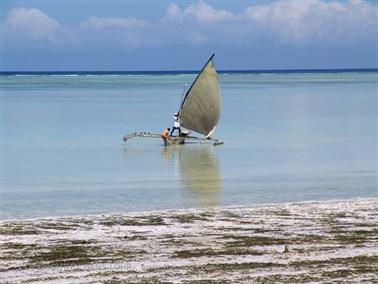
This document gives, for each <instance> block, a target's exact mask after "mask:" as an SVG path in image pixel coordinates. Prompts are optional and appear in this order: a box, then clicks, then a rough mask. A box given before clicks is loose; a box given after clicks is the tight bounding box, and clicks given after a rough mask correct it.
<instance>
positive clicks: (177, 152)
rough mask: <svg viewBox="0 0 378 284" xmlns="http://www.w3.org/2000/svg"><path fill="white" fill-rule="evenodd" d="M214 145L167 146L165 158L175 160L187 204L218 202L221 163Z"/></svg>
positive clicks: (213, 204) (198, 205)
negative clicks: (215, 153)
mask: <svg viewBox="0 0 378 284" xmlns="http://www.w3.org/2000/svg"><path fill="white" fill-rule="evenodd" d="M213 151H214V146H213V145H205V144H204V145H192V146H191V145H185V146H180V145H178V146H172V147H165V148H164V150H163V152H162V157H163V159H168V160H170V161H172V162H173V167H174V170H175V172H176V173H179V175H180V181H181V183H182V185H183V187H184V188H185V192H184V197H185V202H186V203H189V204H187V205H189V206H194V207H213V206H217V205H219V198H220V190H221V181H220V174H219V163H218V159H217V157H216V156H215V155H214V153H213Z"/></svg>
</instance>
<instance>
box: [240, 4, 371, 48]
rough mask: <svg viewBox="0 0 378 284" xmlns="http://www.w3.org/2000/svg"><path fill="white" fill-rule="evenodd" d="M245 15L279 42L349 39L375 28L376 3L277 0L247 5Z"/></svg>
mask: <svg viewBox="0 0 378 284" xmlns="http://www.w3.org/2000/svg"><path fill="white" fill-rule="evenodd" d="M245 17H246V18H247V19H249V20H251V21H252V23H253V24H254V25H256V27H257V28H258V29H260V30H261V32H265V33H269V34H271V35H274V36H275V37H276V38H277V39H278V40H279V41H280V42H282V43H290V42H294V43H309V42H312V41H314V40H315V41H316V40H325V41H329V42H340V41H343V42H348V41H353V40H356V39H358V38H363V37H364V36H367V37H369V36H372V35H374V33H376V32H377V27H378V26H377V21H378V20H377V19H378V6H377V5H372V4H369V3H367V2H365V1H362V0H350V1H349V2H346V3H341V2H336V1H335V2H325V1H322V0H307V1H302V0H290V1H282V0H280V1H275V2H272V3H270V4H266V5H254V6H250V7H248V8H247V9H246V10H245Z"/></svg>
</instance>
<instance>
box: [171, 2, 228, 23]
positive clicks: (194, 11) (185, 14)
mask: <svg viewBox="0 0 378 284" xmlns="http://www.w3.org/2000/svg"><path fill="white" fill-rule="evenodd" d="M166 12H167V18H168V19H176V20H179V21H180V22H182V21H184V20H189V21H192V20H197V21H198V22H200V23H215V22H222V21H228V20H232V19H233V18H234V15H233V13H231V12H229V11H226V10H216V9H214V8H213V7H211V6H210V5H208V4H206V3H205V2H204V1H202V0H199V1H198V2H197V3H196V4H192V5H190V6H188V7H186V8H184V9H180V8H179V6H178V5H177V4H175V3H172V4H170V5H169V6H168V7H167V10H166Z"/></svg>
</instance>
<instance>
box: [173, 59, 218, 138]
mask: <svg viewBox="0 0 378 284" xmlns="http://www.w3.org/2000/svg"><path fill="white" fill-rule="evenodd" d="M213 57H214V54H213V55H212V56H211V57H210V59H209V60H208V62H207V63H206V64H205V66H204V67H203V68H202V70H201V71H200V73H199V74H198V76H197V78H196V79H195V80H194V82H193V84H192V85H191V86H190V88H189V89H188V91H187V92H186V94H185V96H184V99H183V101H182V103H181V107H180V110H179V115H180V118H181V124H182V126H183V127H185V128H187V129H190V130H193V131H195V132H198V133H201V134H203V135H205V136H208V135H210V134H211V132H212V131H213V130H214V129H215V127H216V125H217V123H218V120H219V117H220V111H221V98H220V92H219V85H218V75H217V72H216V71H215V69H214V62H213Z"/></svg>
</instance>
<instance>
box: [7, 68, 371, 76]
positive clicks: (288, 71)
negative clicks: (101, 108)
mask: <svg viewBox="0 0 378 284" xmlns="http://www.w3.org/2000/svg"><path fill="white" fill-rule="evenodd" d="M217 72H218V73H219V74H280V73H282V74H294V73H356V72H357V73H374V72H378V68H335V69H266V70H265V69H262V70H218V71H217ZM196 73H198V70H167V71H163V70H160V71H159V70H154V71H148V70H146V71H101V70H100V71H83V70H82V71H69V70H68V71H0V76H14V75H176V74H196Z"/></svg>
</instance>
